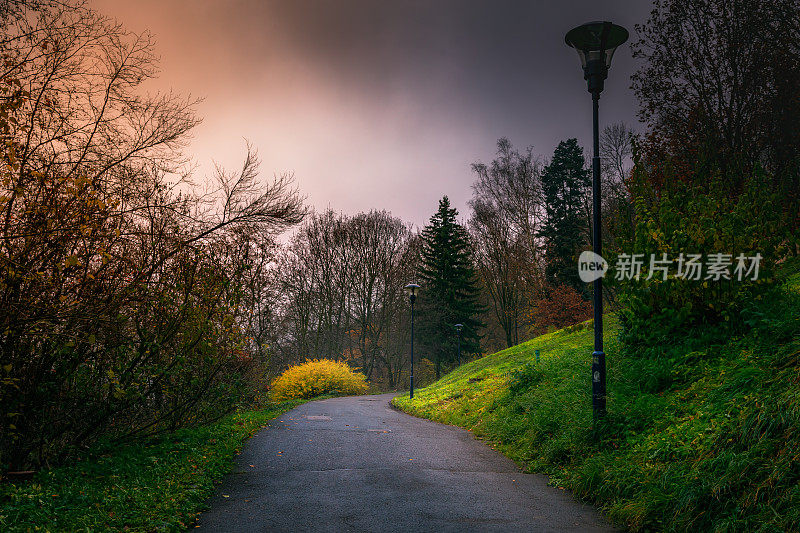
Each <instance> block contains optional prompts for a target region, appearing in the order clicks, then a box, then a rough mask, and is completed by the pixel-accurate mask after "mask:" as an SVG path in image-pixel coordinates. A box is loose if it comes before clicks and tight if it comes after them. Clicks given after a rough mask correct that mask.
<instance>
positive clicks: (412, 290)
mask: <svg viewBox="0 0 800 533" xmlns="http://www.w3.org/2000/svg"><path fill="white" fill-rule="evenodd" d="M405 289H406V293H408V301H409V302H411V393H410V394H409V397H410V398H413V397H414V302H415V301H416V300H417V289H419V285H417V284H416V283H409V284H408V285H406V286H405Z"/></svg>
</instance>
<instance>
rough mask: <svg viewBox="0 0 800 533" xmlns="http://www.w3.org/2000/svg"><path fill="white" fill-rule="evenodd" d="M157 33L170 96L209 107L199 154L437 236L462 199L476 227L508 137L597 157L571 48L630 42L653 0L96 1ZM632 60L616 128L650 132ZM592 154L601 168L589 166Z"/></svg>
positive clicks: (615, 67)
mask: <svg viewBox="0 0 800 533" xmlns="http://www.w3.org/2000/svg"><path fill="white" fill-rule="evenodd" d="M92 4H93V5H94V6H95V7H96V8H97V9H98V10H99V11H101V12H103V13H104V14H107V15H110V16H113V17H115V18H117V19H118V20H119V21H120V22H122V23H124V24H125V25H126V26H127V27H128V28H129V29H131V30H134V31H137V32H138V31H143V30H145V29H147V30H150V31H151V32H152V33H153V34H154V35H155V37H156V41H157V50H158V53H159V54H160V56H161V59H162V62H161V67H162V69H163V72H162V75H161V77H160V79H159V81H158V83H157V86H158V87H159V88H161V89H169V88H171V89H173V90H175V91H178V92H181V93H184V94H191V95H194V96H198V97H202V98H204V101H203V103H202V104H201V106H200V108H199V112H200V114H201V116H202V117H203V119H204V122H203V124H202V125H201V126H199V127H198V128H197V129H196V130H195V132H194V139H193V142H192V144H191V148H190V151H191V154H192V155H193V157H194V158H195V159H196V161H197V163H198V164H199V165H200V171H201V172H208V170H209V169H210V168H211V162H212V160H214V161H217V162H219V163H221V164H223V165H224V166H229V167H235V166H236V165H237V164H239V163H240V162H241V160H242V158H243V154H244V146H245V143H244V139H245V138H246V139H249V140H250V141H252V143H253V144H254V145H255V146H256V147H257V148H258V151H259V154H260V156H261V159H262V161H263V163H262V174H263V176H264V179H270V178H271V176H272V174H273V173H280V172H284V171H291V172H294V175H295V178H296V181H297V184H298V185H299V187H300V189H301V191H302V192H303V193H304V194H305V195H306V196H307V197H308V202H309V203H310V204H311V205H312V206H314V207H315V208H316V209H318V210H319V209H325V208H326V207H331V208H333V209H335V210H337V211H343V212H345V213H356V212H358V211H366V210H369V209H371V208H377V209H386V210H388V211H391V212H392V213H393V214H394V215H396V216H399V217H401V218H402V219H404V220H406V221H409V222H412V223H414V224H416V225H423V224H424V223H425V222H426V221H427V219H428V218H429V217H430V215H431V214H432V213H433V212H434V211H435V210H436V208H437V202H438V200H439V198H441V197H442V195H444V194H447V195H448V196H449V197H450V199H451V201H452V203H453V204H454V206H455V207H457V208H458V209H459V211H460V213H461V218H462V219H463V218H465V217H466V215H467V214H468V209H467V201H468V200H469V198H470V196H471V194H472V191H471V188H470V186H471V184H472V182H473V181H474V176H473V174H472V173H471V170H470V164H471V163H473V162H476V161H484V162H487V163H488V162H489V161H491V159H492V157H493V155H494V151H495V144H496V141H497V139H498V138H499V137H502V136H506V137H508V138H509V139H510V140H511V142H512V143H513V144H514V145H515V146H517V147H520V148H522V147H525V146H528V145H532V146H533V147H534V151H535V153H538V154H541V155H543V156H549V155H550V154H552V152H553V149H554V148H555V146H556V145H557V144H558V141H559V140H562V139H566V138H569V137H577V138H578V140H579V142H580V143H581V144H582V145H583V146H584V148H585V150H588V149H590V147H591V144H590V139H591V138H590V136H591V97H590V95H589V93H588V92H587V91H586V84H585V82H584V80H583V76H582V72H581V69H580V63H579V61H578V57H577V54H576V53H575V52H574V51H573V50H572V49H570V48H568V47H567V46H566V45H565V44H564V34H565V33H566V32H567V31H568V30H569V29H571V28H572V27H574V26H577V25H579V24H581V23H583V22H587V21H592V20H611V21H612V22H614V23H617V24H621V25H623V26H625V27H626V28H628V30H629V31H630V32H631V40H635V39H636V33H635V31H634V24H637V23H642V22H644V21H645V20H646V18H647V15H648V13H649V11H650V9H651V3H650V1H647V0H629V1H604V2H603V1H597V0H594V1H588V0H587V1H570V0H562V1H551V0H546V1H545V0H541V1H535V0H533V1H531V0H528V1H524V0H518V1H497V0H493V1H492V0H486V1H455V0H436V1H432V0H415V1H399V0H398V1H381V0H250V1H246V0H235V1H222V0H218V1H211V0H137V1H136V2H130V1H129V0H92ZM634 69H635V64H634V62H633V60H632V58H631V53H630V48H629V47H628V45H627V44H626V45H624V46H623V47H621V48H620V49H619V50H618V51H617V53H616V55H615V56H614V62H613V64H612V68H611V71H610V73H609V79H608V80H607V82H606V89H605V92H604V93H603V95H602V98H601V107H600V120H601V127H602V126H603V124H608V123H610V122H612V121H619V120H623V121H626V122H628V123H630V124H631V125H634V126H636V103H635V100H634V97H633V93H632V91H631V90H630V75H631V74H632V73H633V71H634ZM587 155H590V154H587Z"/></svg>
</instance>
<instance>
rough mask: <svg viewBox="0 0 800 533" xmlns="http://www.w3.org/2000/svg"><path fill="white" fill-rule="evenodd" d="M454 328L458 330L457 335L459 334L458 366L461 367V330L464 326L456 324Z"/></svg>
mask: <svg viewBox="0 0 800 533" xmlns="http://www.w3.org/2000/svg"><path fill="white" fill-rule="evenodd" d="M453 327H454V328H456V333H458V366H461V329H462V328H463V327H464V324H456V325H455V326H453Z"/></svg>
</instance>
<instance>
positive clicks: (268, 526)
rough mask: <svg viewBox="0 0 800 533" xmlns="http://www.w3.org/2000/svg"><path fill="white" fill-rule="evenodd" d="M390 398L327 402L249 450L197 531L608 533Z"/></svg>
mask: <svg viewBox="0 0 800 533" xmlns="http://www.w3.org/2000/svg"><path fill="white" fill-rule="evenodd" d="M393 396H394V395H393V394H384V395H380V396H356V397H348V398H335V399H330V400H321V401H316V402H310V403H306V404H304V405H301V406H299V407H297V408H295V409H293V410H291V411H289V412H287V413H285V414H284V415H282V416H281V417H279V418H276V419H275V420H273V421H271V422H270V427H269V428H266V429H264V430H262V431H261V432H259V433H258V434H256V435H255V436H254V437H253V438H252V439H251V440H250V441H248V443H247V445H246V446H245V448H244V450H243V451H242V454H241V455H240V456H239V457H238V458H237V460H236V467H235V469H234V473H232V474H230V475H229V476H227V477H226V478H225V480H224V481H223V483H222V486H221V487H220V489H219V491H218V492H217V495H216V496H215V497H214V498H213V499H212V501H211V510H209V511H208V512H206V513H203V514H202V515H201V516H200V521H199V526H200V527H199V529H200V531H219V532H230V533H235V532H240V531H248V532H249V531H259V532H260V531H331V532H340V531H380V532H385V531H413V532H420V531H436V532H439V531H469V532H472V531H581V532H583V531H612V530H613V529H612V528H611V527H610V526H609V525H608V524H607V523H606V522H605V521H604V520H603V519H602V518H601V517H600V516H599V514H598V513H597V512H596V511H595V510H594V509H593V508H592V507H590V506H587V505H583V504H580V503H578V502H576V501H575V500H574V499H573V498H572V497H571V496H570V495H569V494H568V493H565V492H564V491H561V490H558V489H556V488H553V487H548V486H547V481H546V478H545V477H544V476H540V475H531V474H523V473H522V472H521V471H520V469H519V468H517V466H516V465H515V464H514V463H513V462H512V461H510V460H509V459H507V458H505V457H503V456H502V455H500V454H498V453H497V452H495V451H494V450H492V449H491V448H489V447H488V446H486V445H484V444H483V443H481V442H479V441H477V440H475V439H474V438H473V436H472V434H471V433H469V432H467V431H464V430H462V429H459V428H456V427H452V426H446V425H443V424H438V423H436V422H431V421H429V420H422V419H419V418H414V417H412V416H409V415H406V414H404V413H401V412H399V411H396V410H394V409H392V408H391V407H390V406H389V400H391V399H392V397H393Z"/></svg>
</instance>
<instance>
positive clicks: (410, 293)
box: [405, 283, 419, 303]
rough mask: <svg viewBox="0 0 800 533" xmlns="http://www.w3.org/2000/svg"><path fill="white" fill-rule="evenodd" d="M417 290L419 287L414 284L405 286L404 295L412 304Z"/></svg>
mask: <svg viewBox="0 0 800 533" xmlns="http://www.w3.org/2000/svg"><path fill="white" fill-rule="evenodd" d="M418 289H419V285H417V284H416V283H409V284H408V285H406V286H405V290H406V294H408V297H409V298H410V299H411V302H412V303H413V302H414V300H416V298H417V290H418Z"/></svg>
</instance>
